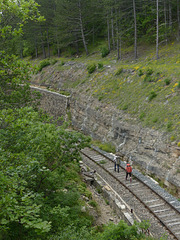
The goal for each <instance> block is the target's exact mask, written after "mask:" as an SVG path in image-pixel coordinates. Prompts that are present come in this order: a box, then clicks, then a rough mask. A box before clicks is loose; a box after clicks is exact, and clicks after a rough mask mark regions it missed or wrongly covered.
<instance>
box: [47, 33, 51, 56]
mask: <svg viewBox="0 0 180 240" xmlns="http://www.w3.org/2000/svg"><path fill="white" fill-rule="evenodd" d="M47 45H48V57H49V58H50V43H49V32H48V29H47Z"/></svg>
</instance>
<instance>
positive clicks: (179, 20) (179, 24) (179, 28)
mask: <svg viewBox="0 0 180 240" xmlns="http://www.w3.org/2000/svg"><path fill="white" fill-rule="evenodd" d="M177 20H178V32H177V39H178V41H179V38H180V16H179V0H177Z"/></svg>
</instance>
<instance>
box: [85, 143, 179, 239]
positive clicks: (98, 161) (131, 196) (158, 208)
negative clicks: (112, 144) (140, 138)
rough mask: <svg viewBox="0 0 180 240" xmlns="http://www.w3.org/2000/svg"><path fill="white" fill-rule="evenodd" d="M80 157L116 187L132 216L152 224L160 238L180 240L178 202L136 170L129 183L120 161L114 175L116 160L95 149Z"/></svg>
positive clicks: (89, 149)
mask: <svg viewBox="0 0 180 240" xmlns="http://www.w3.org/2000/svg"><path fill="white" fill-rule="evenodd" d="M81 154H82V156H83V162H85V163H86V164H87V165H88V166H89V167H90V168H92V169H96V171H97V172H98V174H100V175H102V176H103V178H106V181H109V184H110V185H111V186H112V185H113V184H114V185H115V186H116V188H117V191H118V192H119V194H120V195H121V197H122V198H123V199H124V200H125V201H126V202H128V203H129V204H130V205H131V208H132V210H133V211H132V213H133V212H134V213H136V215H140V218H141V219H142V220H145V219H146V220H148V219H149V220H150V223H151V229H150V231H151V233H152V234H153V235H154V234H155V235H156V234H157V236H158V237H159V238H160V236H162V235H163V234H164V233H167V235H168V239H176V240H180V202H179V201H178V200H177V199H176V198H174V197H173V196H172V195H170V194H169V193H168V192H166V191H165V190H164V189H162V188H161V187H160V186H159V185H158V184H155V183H154V182H153V181H152V180H151V179H150V178H148V177H146V176H144V175H143V174H141V173H140V172H139V171H137V170H136V169H133V172H132V178H133V180H132V182H130V181H126V179H125V166H126V164H125V163H124V162H123V161H121V164H120V172H119V173H117V172H115V171H114V163H113V156H112V155H110V154H108V153H106V152H104V151H101V150H99V149H98V148H96V147H93V148H85V149H83V150H81ZM117 186H118V187H117ZM144 209H145V210H144ZM138 212H139V213H138Z"/></svg>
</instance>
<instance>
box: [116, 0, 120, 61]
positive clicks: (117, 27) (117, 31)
mask: <svg viewBox="0 0 180 240" xmlns="http://www.w3.org/2000/svg"><path fill="white" fill-rule="evenodd" d="M115 3H117V2H116V1H115ZM115 13H116V38H117V47H116V49H117V60H119V59H120V54H119V22H118V13H119V12H117V9H116V10H115Z"/></svg>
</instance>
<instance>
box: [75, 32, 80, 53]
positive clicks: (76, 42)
mask: <svg viewBox="0 0 180 240" xmlns="http://www.w3.org/2000/svg"><path fill="white" fill-rule="evenodd" d="M75 38H76V41H75V46H76V52H77V55H79V45H78V37H77V34H76V33H75Z"/></svg>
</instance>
